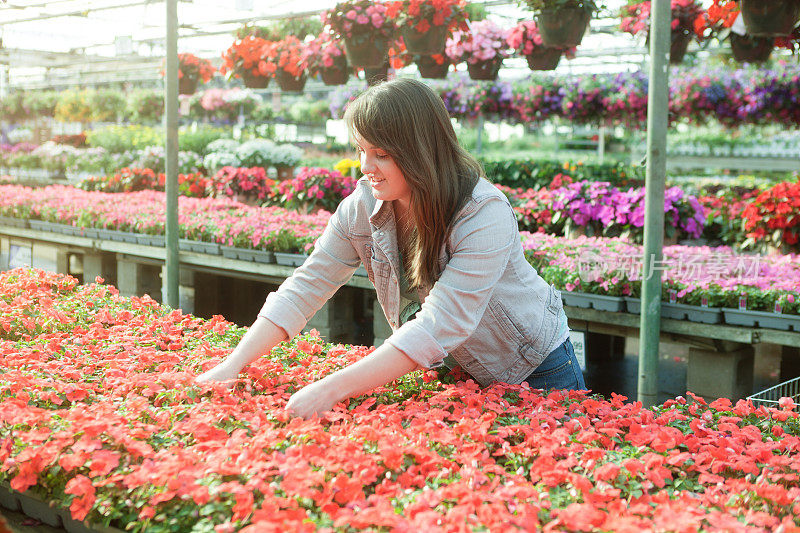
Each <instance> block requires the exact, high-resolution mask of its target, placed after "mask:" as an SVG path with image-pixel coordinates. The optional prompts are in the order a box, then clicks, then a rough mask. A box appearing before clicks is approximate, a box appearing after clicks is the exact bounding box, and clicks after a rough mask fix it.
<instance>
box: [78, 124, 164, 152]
mask: <svg viewBox="0 0 800 533" xmlns="http://www.w3.org/2000/svg"><path fill="white" fill-rule="evenodd" d="M86 142H87V144H88V145H89V146H91V147H99V148H105V149H106V150H108V151H109V152H116V153H121V152H126V151H129V150H141V149H144V148H146V147H148V146H163V144H164V136H163V134H162V132H161V129H160V128H151V127H148V126H135V125H131V126H105V127H102V128H97V129H95V130H92V131H90V132H88V133H87V135H86Z"/></svg>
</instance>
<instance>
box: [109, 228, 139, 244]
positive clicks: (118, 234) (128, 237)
mask: <svg viewBox="0 0 800 533" xmlns="http://www.w3.org/2000/svg"><path fill="white" fill-rule="evenodd" d="M106 231H108V237H109V239H110V240H112V241H117V242H129V243H131V244H138V242H139V241H138V240H137V237H138V235H137V234H136V233H131V232H129V231H119V230H106Z"/></svg>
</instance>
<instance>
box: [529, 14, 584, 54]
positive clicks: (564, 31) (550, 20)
mask: <svg viewBox="0 0 800 533" xmlns="http://www.w3.org/2000/svg"><path fill="white" fill-rule="evenodd" d="M591 18H592V13H591V11H588V10H586V9H582V8H579V7H567V8H562V9H554V10H543V11H542V12H541V13H540V14H539V17H538V18H537V21H536V22H537V24H538V27H539V33H540V34H541V36H542V44H544V45H545V46H551V47H557V48H571V47H573V46H578V45H579V44H581V40H583V34H584V33H586V28H587V27H588V26H589V20H590V19H591Z"/></svg>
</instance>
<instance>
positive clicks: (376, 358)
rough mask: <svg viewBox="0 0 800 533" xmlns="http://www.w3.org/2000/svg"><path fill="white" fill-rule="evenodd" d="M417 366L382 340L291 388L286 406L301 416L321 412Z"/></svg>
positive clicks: (290, 411)
mask: <svg viewBox="0 0 800 533" xmlns="http://www.w3.org/2000/svg"><path fill="white" fill-rule="evenodd" d="M417 368H418V367H417V363H416V362H414V361H413V360H412V359H410V358H409V357H408V356H407V355H406V354H404V353H403V352H401V351H400V350H398V349H397V348H395V347H393V346H392V345H390V344H386V343H384V344H383V345H382V346H380V347H378V348H377V349H376V350H375V351H374V352H372V353H371V354H369V355H368V356H366V357H365V358H363V359H361V360H360V361H358V362H356V363H353V364H352V365H350V366H348V367H346V368H343V369H341V370H338V371H336V372H334V373H333V374H331V375H329V376H327V377H325V378H324V379H321V380H319V381H315V382H314V383H312V384H310V385H307V386H306V387H303V388H302V389H300V390H299V391H297V392H295V393H294V394H293V395H292V397H291V398H290V399H289V403H288V404H286V410H287V411H288V412H289V414H291V415H293V416H301V417H303V418H311V417H312V416H314V415H317V416H321V415H322V414H323V413H326V412H328V411H330V410H331V409H332V408H333V406H334V405H336V404H337V403H339V402H340V401H342V400H344V399H345V398H351V397H353V396H359V395H361V394H364V393H365V392H368V391H371V390H372V389H374V388H375V387H379V386H381V385H385V384H387V383H390V382H392V381H394V380H395V379H397V378H399V377H400V376H404V375H406V374H407V373H409V372H411V371H413V370H416V369H417Z"/></svg>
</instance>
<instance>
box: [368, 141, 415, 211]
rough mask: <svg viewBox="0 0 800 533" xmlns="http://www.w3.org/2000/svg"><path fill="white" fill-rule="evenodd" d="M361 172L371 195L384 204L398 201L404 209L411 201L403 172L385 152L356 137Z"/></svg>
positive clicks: (409, 190) (409, 189)
mask: <svg viewBox="0 0 800 533" xmlns="http://www.w3.org/2000/svg"><path fill="white" fill-rule="evenodd" d="M356 144H357V145H358V151H359V156H360V160H361V172H362V173H363V174H364V175H365V176H366V177H367V178H368V179H369V184H370V185H371V186H372V195H373V196H374V197H375V198H376V199H378V200H383V201H384V202H391V201H394V200H399V203H400V204H402V205H403V206H404V207H408V205H409V202H410V201H411V188H410V187H409V186H408V182H407V181H406V178H405V176H403V172H402V171H401V170H400V167H398V166H397V165H396V164H395V162H394V159H392V157H391V156H390V155H389V154H388V153H386V151H385V150H382V149H380V148H376V147H375V146H372V145H371V144H370V143H368V142H367V141H366V140H365V139H364V138H363V137H360V136H359V137H356Z"/></svg>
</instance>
